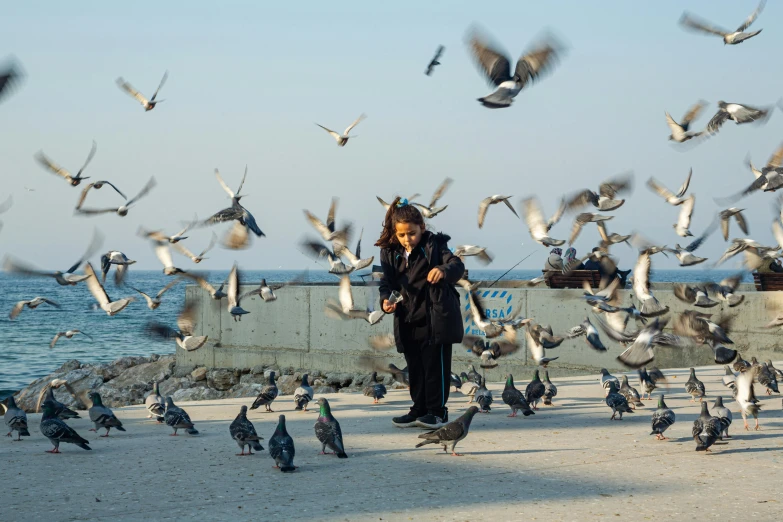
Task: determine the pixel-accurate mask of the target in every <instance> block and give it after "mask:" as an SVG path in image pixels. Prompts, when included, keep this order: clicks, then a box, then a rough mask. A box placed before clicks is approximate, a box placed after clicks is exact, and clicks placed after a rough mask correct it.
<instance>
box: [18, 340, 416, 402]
mask: <svg viewBox="0 0 783 522" xmlns="http://www.w3.org/2000/svg"><path fill="white" fill-rule="evenodd" d="M272 371H274V372H275V376H276V381H277V386H278V389H279V390H280V394H281V395H291V394H293V393H294V390H296V388H297V387H298V386H299V384H300V383H301V381H302V375H303V374H305V373H307V374H308V376H309V379H308V380H309V382H310V385H311V386H312V387H313V390H314V391H315V393H318V394H323V393H336V392H343V393H356V392H361V391H362V388H363V387H364V386H365V385H366V384H367V383H368V382H369V380H370V373H369V372H364V373H336V372H335V373H327V374H324V373H321V372H319V371H318V370H312V371H307V370H306V369H294V368H278V367H274V366H266V365H264V366H255V367H253V368H213V369H210V370H207V369H206V368H205V367H203V366H201V367H194V366H182V365H180V366H178V365H177V364H176V360H175V357H174V355H157V354H152V355H150V356H149V357H121V358H120V359H117V360H115V361H112V362H109V363H103V364H90V363H81V362H79V361H77V360H76V359H73V360H70V361H68V362H66V363H65V364H63V365H62V366H61V367H60V368H58V369H57V370H55V371H54V372H53V373H51V374H49V375H47V376H45V377H41V378H40V379H36V380H35V381H33V382H32V383H30V385H28V386H27V387H26V388H24V389H22V390H20V391H19V392H17V393H15V394H14V399H15V400H16V403H17V405H18V406H19V407H20V408H23V409H24V410H25V411H27V412H35V409H36V406H37V404H38V399H39V397H40V395H41V392H42V391H43V390H44V388H45V387H46V386H47V385H48V384H49V383H50V382H51V381H52V380H54V379H63V380H65V381H66V382H67V383H68V385H69V387H70V391H69V390H67V389H66V387H59V388H56V389H54V395H55V398H57V400H59V401H60V402H62V403H64V404H65V405H66V406H68V407H69V408H74V409H84V408H85V405H89V401H87V400H86V396H87V393H89V392H90V391H97V392H98V393H100V394H101V398H102V399H103V402H104V404H106V405H107V406H109V407H112V408H116V407H121V406H131V405H134V404H143V403H144V399H145V398H146V396H147V395H149V393H150V392H151V391H152V384H153V382H155V381H157V382H159V383H160V384H159V386H160V393H161V395H163V396H164V397H165V396H171V397H172V399H174V401H175V402H180V401H202V400H214V399H232V398H239V397H252V396H256V395H258V393H259V392H260V391H261V389H262V388H263V387H264V386H265V385H266V384H267V382H268V380H269V374H270V372H272ZM378 379H379V382H383V383H384V384H385V385H386V386H388V387H390V388H403V387H404V386H402V385H401V384H399V383H397V382H396V381H395V380H394V379H393V378H392V377H391V376H389V375H386V376H383V377H382V376H380V375H379V376H378ZM381 379H383V380H381ZM71 392H73V395H72V394H71ZM74 395H75V396H76V397H74ZM77 398H78V399H77ZM80 402H81V403H80Z"/></svg>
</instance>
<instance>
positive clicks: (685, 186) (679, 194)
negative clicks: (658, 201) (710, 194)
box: [676, 168, 693, 198]
mask: <svg viewBox="0 0 783 522" xmlns="http://www.w3.org/2000/svg"><path fill="white" fill-rule="evenodd" d="M691 176H693V169H692V168H691V169H690V170H689V171H688V177H687V178H685V183H683V184H682V185H680V188H679V189H677V194H676V195H677V197H678V198H681V197H683V196H684V195H685V193H686V192H688V187H689V186H690V185H691Z"/></svg>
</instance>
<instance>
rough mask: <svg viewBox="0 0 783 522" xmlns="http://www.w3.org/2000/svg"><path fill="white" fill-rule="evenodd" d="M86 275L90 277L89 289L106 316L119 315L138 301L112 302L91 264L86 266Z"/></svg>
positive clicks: (132, 299)
mask: <svg viewBox="0 0 783 522" xmlns="http://www.w3.org/2000/svg"><path fill="white" fill-rule="evenodd" d="M84 273H85V275H87V276H88V278H87V280H86V284H87V288H88V289H89V290H90V293H91V294H92V296H93V297H94V298H95V300H96V301H98V305H100V307H101V309H102V310H103V311H104V312H106V315H109V316H113V315H117V314H118V313H120V312H121V311H123V310H124V309H125V307H126V306H128V305H129V304H131V303H132V302H133V301H135V300H136V298H135V297H126V298H124V299H118V300H116V301H112V300H111V298H110V297H109V294H107V293H106V289H104V288H103V285H102V284H101V282H100V281H99V280H98V276H97V275H96V274H95V270H93V268H92V265H91V264H90V263H87V264H86V265H85V267H84Z"/></svg>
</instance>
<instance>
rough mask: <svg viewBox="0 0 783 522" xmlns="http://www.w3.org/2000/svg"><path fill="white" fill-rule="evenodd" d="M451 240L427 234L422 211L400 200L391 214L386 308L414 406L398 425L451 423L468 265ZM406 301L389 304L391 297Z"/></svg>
mask: <svg viewBox="0 0 783 522" xmlns="http://www.w3.org/2000/svg"><path fill="white" fill-rule="evenodd" d="M449 239H450V238H449V236H447V235H444V234H433V233H432V232H428V231H427V230H426V228H425V226H424V218H423V217H422V215H421V212H419V211H418V209H416V207H414V206H413V205H408V201H407V200H405V199H400V198H396V199H395V200H394V201H393V202H392V204H391V205H390V206H389V210H388V211H387V212H386V218H385V219H384V222H383V232H382V233H381V237H380V239H379V240H378V242H377V243H375V246H378V247H380V248H381V267H382V268H383V276H382V277H381V282H380V297H381V307H382V308H383V311H384V312H386V313H387V314H389V313H394V340H395V343H396V344H397V351H398V352H400V353H402V354H404V355H405V361H406V362H407V363H408V379H409V381H410V392H411V399H412V400H413V406H412V407H411V410H410V412H409V413H408V414H407V415H403V416H402V417H395V418H394V419H392V423H393V424H394V425H395V426H398V427H402V428H406V427H409V426H419V427H422V428H431V429H434V428H438V427H440V426H442V425H443V424H444V423H445V422H446V421H447V420H448V413H447V412H448V410H447V408H446V401H447V400H448V398H449V377H450V376H451V345H452V344H455V343H460V342H462V335H463V324H462V314H461V312H460V304H459V294H458V293H457V291H456V290H455V289H454V284H455V283H456V282H457V281H458V280H459V279H460V278H461V277H462V274H463V273H464V272H465V266H464V265H463V264H462V261H461V260H460V258H458V257H457V256H455V255H453V254H452V253H451V251H450V250H449V248H448V246H447V243H448V240H449ZM394 291H396V292H399V293H400V295H401V296H402V301H399V302H397V303H390V302H389V298H390V297H391V294H392V292H394Z"/></svg>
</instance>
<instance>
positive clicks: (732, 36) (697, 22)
mask: <svg viewBox="0 0 783 522" xmlns="http://www.w3.org/2000/svg"><path fill="white" fill-rule="evenodd" d="M766 3H767V2H766V0H761V2H760V3H759V5H758V7H757V8H756V10H755V11H753V13H751V15H750V16H749V17H748V18H746V19H745V21H744V22H742V25H740V26H739V27H737V29H736V30H734V31H730V30H727V29H723V28H721V27H717V26H714V25H712V24H710V23H709V22H707V21H705V20H703V19H701V18H698V17H696V16H694V15H692V14H690V13H688V12H687V11H686V12H684V13H683V14H682V17H681V18H680V25H682V26H684V27H686V28H688V29H691V30H695V31H700V32H702V33H707V34H714V35H716V36H720V37H721V38H723V44H724V45H737V44H741V43H742V42H744V41H745V40H747V39H749V38H753V37H754V36H756V35H757V34H759V33H760V32H761V29H759V30H758V31H753V32H752V33H746V32H744V31H746V30H747V29H748V27H750V25H751V24H752V23H753V22H755V21H756V18H757V17H758V16H759V14H761V11H762V10H763V9H764V5H765V4H766Z"/></svg>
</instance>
